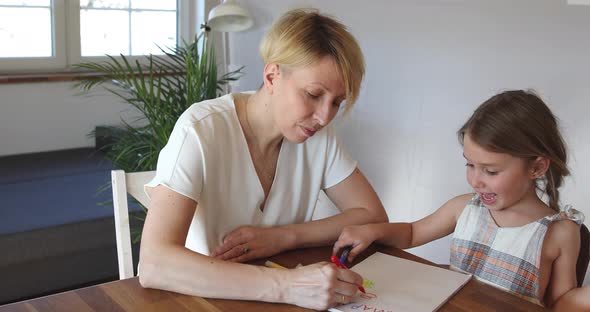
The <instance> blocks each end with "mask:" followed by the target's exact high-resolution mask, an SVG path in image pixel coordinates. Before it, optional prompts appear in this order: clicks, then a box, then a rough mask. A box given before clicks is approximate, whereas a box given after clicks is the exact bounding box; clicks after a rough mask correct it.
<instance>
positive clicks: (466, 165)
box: [465, 163, 473, 168]
mask: <svg viewBox="0 0 590 312" xmlns="http://www.w3.org/2000/svg"><path fill="white" fill-rule="evenodd" d="M465 167H469V168H473V164H470V163H466V164H465Z"/></svg>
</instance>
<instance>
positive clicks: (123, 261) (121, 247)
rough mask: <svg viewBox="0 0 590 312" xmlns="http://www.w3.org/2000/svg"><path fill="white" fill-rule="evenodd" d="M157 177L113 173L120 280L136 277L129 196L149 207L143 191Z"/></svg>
mask: <svg viewBox="0 0 590 312" xmlns="http://www.w3.org/2000/svg"><path fill="white" fill-rule="evenodd" d="M155 175H156V172H155V171H143V172H130V173H125V171H123V170H112V171H111V181H112V188H113V207H114V215H115V236H116V240H117V260H118V263H119V279H126V278H130V277H133V275H134V274H133V254H132V253H131V230H130V228H129V206H128V204H127V194H129V195H131V196H133V197H134V198H135V199H136V200H137V201H138V202H139V203H140V204H142V205H144V206H145V207H147V206H148V204H149V198H148V196H147V195H146V194H145V192H144V191H143V185H144V184H146V183H147V182H149V181H150V180H151V179H152V178H153V177H154V176H155Z"/></svg>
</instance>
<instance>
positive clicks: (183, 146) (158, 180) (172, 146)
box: [144, 123, 203, 202]
mask: <svg viewBox="0 0 590 312" xmlns="http://www.w3.org/2000/svg"><path fill="white" fill-rule="evenodd" d="M158 185H164V186H166V187H167V188H169V189H171V190H173V191H175V192H177V193H179V194H181V195H184V196H186V197H189V198H191V199H193V200H194V201H197V202H198V201H199V197H200V195H201V189H202V186H203V154H202V149H201V144H200V141H199V137H198V136H197V133H196V131H195V129H194V128H193V127H191V126H190V125H183V124H178V123H177V124H176V125H175V126H174V130H173V131H172V134H171V135H170V139H169V140H168V143H166V146H164V148H163V149H162V150H161V151H160V155H159V156H158V164H157V169H156V176H155V177H154V179H153V180H151V181H150V182H149V183H147V184H146V185H145V187H144V189H145V191H146V193H147V195H148V196H150V194H149V189H150V188H152V187H156V186H158Z"/></svg>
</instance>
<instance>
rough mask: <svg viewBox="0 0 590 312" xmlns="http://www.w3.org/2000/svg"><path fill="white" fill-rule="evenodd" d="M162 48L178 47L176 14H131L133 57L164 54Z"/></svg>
mask: <svg viewBox="0 0 590 312" xmlns="http://www.w3.org/2000/svg"><path fill="white" fill-rule="evenodd" d="M157 46H160V47H162V48H167V47H173V46H176V12H154V11H140V12H133V13H132V14H131V52H132V53H133V55H141V54H150V53H152V54H162V51H161V50H160V49H158V47H157Z"/></svg>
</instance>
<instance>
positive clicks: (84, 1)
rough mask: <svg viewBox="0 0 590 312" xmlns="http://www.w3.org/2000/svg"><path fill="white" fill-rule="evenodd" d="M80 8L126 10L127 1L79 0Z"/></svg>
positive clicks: (127, 6)
mask: <svg viewBox="0 0 590 312" xmlns="http://www.w3.org/2000/svg"><path fill="white" fill-rule="evenodd" d="M80 8H82V9H86V8H111V9H127V8H129V0H80Z"/></svg>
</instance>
